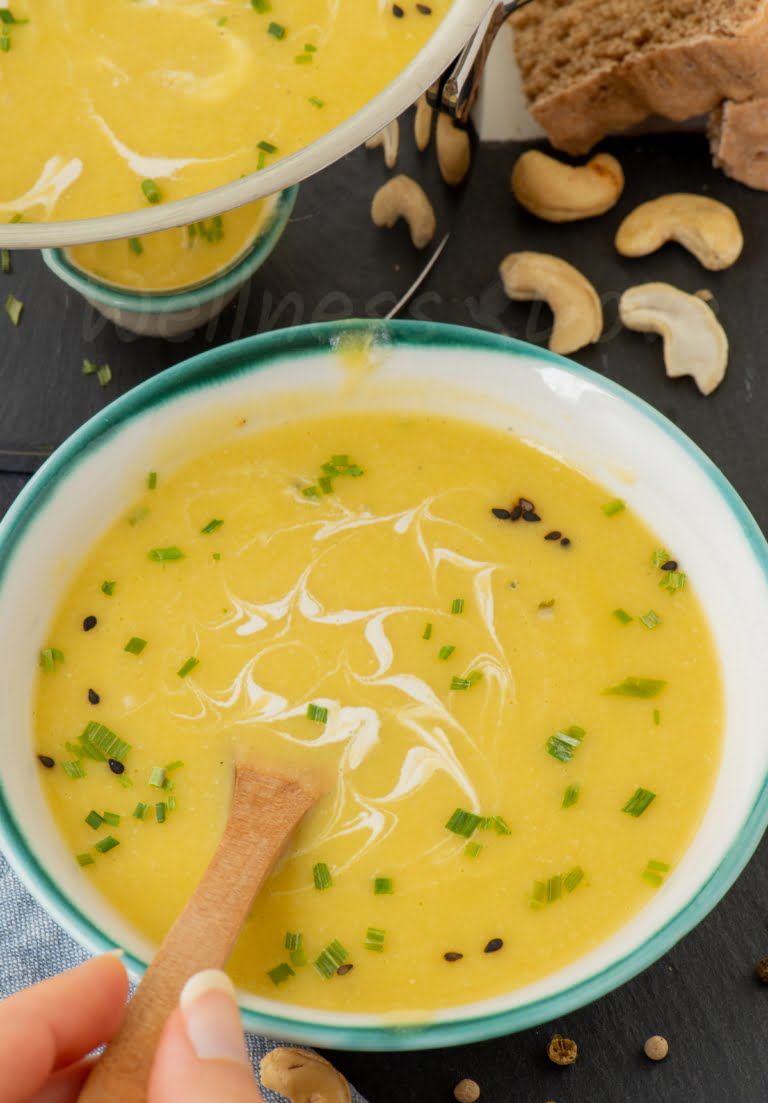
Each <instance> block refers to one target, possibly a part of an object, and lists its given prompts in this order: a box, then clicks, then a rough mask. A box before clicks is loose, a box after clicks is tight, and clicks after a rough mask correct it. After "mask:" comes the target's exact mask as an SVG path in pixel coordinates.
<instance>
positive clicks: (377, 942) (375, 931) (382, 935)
mask: <svg viewBox="0 0 768 1103" xmlns="http://www.w3.org/2000/svg"><path fill="white" fill-rule="evenodd" d="M386 940H387V932H386V931H384V930H382V929H381V927H369V928H368V930H367V931H366V932H365V942H364V943H363V947H364V948H365V949H366V950H371V951H372V952H373V953H375V954H382V953H383V952H384V944H385V942H386Z"/></svg>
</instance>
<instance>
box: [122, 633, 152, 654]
mask: <svg viewBox="0 0 768 1103" xmlns="http://www.w3.org/2000/svg"><path fill="white" fill-rule="evenodd" d="M146 646H147V641H146V640H143V639H142V638H141V636H131V638H130V639H129V640H128V643H127V644H126V645H125V647H124V648H123V651H127V652H128V653H129V654H130V655H140V654H141V653H142V651H143V650H144V648H145V647H146Z"/></svg>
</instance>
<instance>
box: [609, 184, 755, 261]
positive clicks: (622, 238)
mask: <svg viewBox="0 0 768 1103" xmlns="http://www.w3.org/2000/svg"><path fill="white" fill-rule="evenodd" d="M667 241H677V242H678V243H679V244H680V245H682V246H683V247H684V248H685V249H687V250H688V251H689V252H690V253H693V255H694V256H695V257H696V259H697V260H698V261H699V262H700V263H701V264H703V265H704V267H705V268H709V269H710V270H711V271H713V272H716V271H719V270H720V269H721V268H730V266H731V265H732V264H735V263H736V261H737V260H738V259H739V254H740V253H741V250H742V247H743V245H744V237H743V235H742V232H741V226H740V225H739V220H738V219H737V217H736V215H735V214H734V213H733V211H732V210H731V208H730V207H726V205H725V203H720V202H719V201H718V200H717V199H710V198H709V196H706V195H692V194H689V193H688V192H675V193H673V194H672V195H663V196H662V197H661V198H660V199H652V200H651V201H650V202H649V203H641V204H640V206H639V207H636V208H635V210H634V211H632V213H631V214H630V215H627V217H626V218H625V219H624V221H623V222H622V224H621V226H619V232H618V233H617V234H616V248H617V249H618V251H619V252H620V253H621V255H622V256H624V257H645V256H648V254H649V253H655V252H656V250H657V249H660V248H661V246H662V245H664V244H665V243H666V242H667Z"/></svg>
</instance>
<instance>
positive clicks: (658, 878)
mask: <svg viewBox="0 0 768 1103" xmlns="http://www.w3.org/2000/svg"><path fill="white" fill-rule="evenodd" d="M671 868H672V867H671V866H669V865H668V864H667V862H657V861H655V860H653V859H651V860H650V861H649V862H648V864H647V866H646V867H645V869H644V870H643V872H642V873H641V875H640V876H641V877H642V878H643V880H644V881H647V882H648V884H649V885H652V886H653V888H655V889H657V888H659V886H660V885H663V884H664V877H665V875H666V874H667V873H669V871H670V869H671Z"/></svg>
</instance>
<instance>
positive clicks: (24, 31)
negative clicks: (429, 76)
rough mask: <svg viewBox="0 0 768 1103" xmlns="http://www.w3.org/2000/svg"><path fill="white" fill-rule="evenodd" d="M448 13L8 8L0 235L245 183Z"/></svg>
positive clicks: (171, 6) (373, 4)
mask: <svg viewBox="0 0 768 1103" xmlns="http://www.w3.org/2000/svg"><path fill="white" fill-rule="evenodd" d="M450 2H451V0H430V3H429V5H424V4H417V3H415V0H400V4H399V7H398V5H393V4H391V3H389V2H386V3H385V2H384V0H268V2H267V0H194V2H193V3H191V2H190V0H65V2H62V0H10V3H9V5H8V7H7V11H8V13H9V15H8V16H7V17H6V18H5V19H4V20H3V22H2V23H0V105H1V106H2V111H3V117H4V118H5V120H6V123H7V137H6V145H7V149H8V151H9V155H8V156H3V157H2V158H1V159H0V219H4V220H6V221H7V220H10V219H15V220H18V219H24V220H30V221H40V220H47V219H54V218H55V219H72V218H84V217H89V216H96V215H106V214H113V213H116V212H119V211H129V210H134V209H136V208H140V207H142V206H146V205H147V204H148V203H158V202H164V201H167V200H172V199H181V198H184V197H185V196H189V195H193V194H195V193H197V192H201V191H205V190H206V189H208V188H212V187H216V186H218V185H220V184H225V183H227V182H229V181H231V180H236V179H237V178H238V177H240V176H242V175H245V174H247V173H251V172H254V171H257V170H258V169H260V168H263V167H265V166H266V165H269V164H271V163H272V162H273V161H274V160H275V159H276V158H279V157H284V156H286V155H288V154H290V153H294V152H295V151H296V150H298V149H300V148H302V147H303V146H306V145H307V144H309V143H310V142H312V141H314V140H315V139H316V138H319V137H320V136H321V135H323V134H325V133H326V132H327V131H328V130H330V129H331V128H332V127H334V126H336V125H337V124H338V123H340V122H342V121H343V120H344V119H347V118H349V116H350V115H352V114H354V112H355V111H357V110H358V109H359V108H360V107H362V106H363V105H364V104H365V103H367V102H368V101H369V100H370V99H371V98H372V97H373V96H374V95H375V94H376V93H378V92H380V91H381V90H382V89H383V88H384V87H385V86H386V85H387V84H388V83H389V82H390V81H391V80H392V79H393V78H394V77H395V76H396V75H397V74H398V72H400V71H401V70H402V69H403V68H404V67H405V66H406V65H407V64H408V62H410V61H411V60H412V59H413V58H414V57H415V55H416V54H417V53H418V51H419V50H420V49H421V48H422V46H424V44H425V43H426V42H427V40H428V38H429V37H430V35H431V34H432V32H433V31H434V29H435V27H436V26H437V24H438V22H439V20H440V19H441V18H442V16H443V15H444V14H445V12H446V11H447V10H448V8H449V7H450ZM394 9H397V10H399V11H401V12H402V16H401V17H398V16H397V15H396V14H395V12H394ZM420 9H422V10H420Z"/></svg>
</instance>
